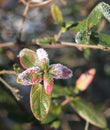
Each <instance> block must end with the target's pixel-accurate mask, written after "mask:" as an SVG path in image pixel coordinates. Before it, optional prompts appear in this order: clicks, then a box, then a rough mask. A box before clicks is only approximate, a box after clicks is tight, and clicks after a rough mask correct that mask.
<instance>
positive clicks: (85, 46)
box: [0, 40, 110, 51]
mask: <svg viewBox="0 0 110 130" xmlns="http://www.w3.org/2000/svg"><path fill="white" fill-rule="evenodd" d="M32 42H33V43H36V44H37V45H40V44H39V43H38V41H37V40H32ZM14 45H15V43H13V42H6V43H0V48H3V47H10V46H14ZM29 45H30V44H29ZM40 46H42V47H44V48H62V47H63V46H72V47H76V48H78V49H79V50H82V49H87V48H90V49H94V50H96V49H99V50H103V51H110V48H107V47H104V46H101V45H91V44H78V43H73V42H62V41H61V42H60V41H59V42H58V43H56V44H55V43H53V44H51V45H50V44H47V45H40Z"/></svg>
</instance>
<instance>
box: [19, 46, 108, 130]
mask: <svg viewBox="0 0 110 130" xmlns="http://www.w3.org/2000/svg"><path fill="white" fill-rule="evenodd" d="M19 59H20V63H21V65H22V67H23V68H24V69H26V70H24V71H23V72H21V73H19V74H18V76H17V82H18V83H20V84H22V85H25V86H27V85H31V86H32V87H31V91H30V106H31V110H32V112H33V114H34V116H35V118H36V119H38V120H40V121H44V119H45V118H46V117H47V116H48V112H49V109H50V106H51V100H52V97H54V96H55V92H54V91H55V88H56V86H55V84H54V78H55V79H68V78H72V76H73V72H72V70H71V69H69V68H68V67H66V66H64V65H62V64H60V63H57V64H51V65H49V58H48V54H47V52H46V51H45V50H44V49H43V48H40V49H37V51H36V52H34V51H32V50H30V49H27V48H24V49H23V50H21V51H20V53H19ZM95 73H96V70H95V69H94V68H91V69H89V70H88V71H87V72H84V73H83V74H82V75H81V76H80V77H79V78H78V79H77V81H76V84H75V86H74V88H72V89H70V88H68V90H66V91H65V89H64V88H60V89H59V93H56V97H57V98H59V97H60V96H64V97H65V100H64V101H63V102H62V105H60V107H63V106H65V105H66V104H67V103H69V104H70V105H71V107H72V108H73V109H75V110H76V112H78V114H79V115H80V116H81V117H82V118H84V119H85V120H86V121H87V122H89V123H91V124H93V125H96V126H98V127H100V128H106V127H107V126H106V120H105V118H104V117H103V116H101V115H100V114H97V113H96V112H95V110H93V109H91V108H90V107H89V106H88V105H87V104H86V103H85V102H84V101H83V100H81V99H80V98H78V97H76V96H75V95H77V94H78V93H79V92H80V91H84V90H86V89H87V87H88V86H89V85H90V83H91V82H92V80H93V78H94V76H95ZM56 89H57V90H58V88H56ZM60 90H61V91H62V92H63V93H62V92H61V91H60ZM65 92H66V93H65ZM72 95H73V96H72ZM65 102H66V103H65ZM60 112H61V111H60ZM90 115H92V116H90ZM52 120H54V119H52ZM44 122H45V121H44Z"/></svg>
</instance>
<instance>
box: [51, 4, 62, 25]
mask: <svg viewBox="0 0 110 130" xmlns="http://www.w3.org/2000/svg"><path fill="white" fill-rule="evenodd" d="M51 14H52V17H53V19H54V20H55V23H56V24H58V25H60V26H62V24H63V22H64V21H63V17H62V13H61V11H60V9H59V8H58V7H57V6H56V5H52V6H51Z"/></svg>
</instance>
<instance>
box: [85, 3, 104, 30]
mask: <svg viewBox="0 0 110 130" xmlns="http://www.w3.org/2000/svg"><path fill="white" fill-rule="evenodd" d="M101 17H102V11H101V9H100V6H99V5H97V6H96V7H95V8H94V9H93V10H92V12H91V13H90V15H89V16H88V18H87V29H88V31H89V30H91V29H92V28H93V27H94V26H95V25H97V24H98V23H99V21H100V19H101Z"/></svg>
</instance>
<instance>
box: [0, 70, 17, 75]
mask: <svg viewBox="0 0 110 130" xmlns="http://www.w3.org/2000/svg"><path fill="white" fill-rule="evenodd" d="M2 74H16V72H15V71H13V70H1V71H0V75H2Z"/></svg>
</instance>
